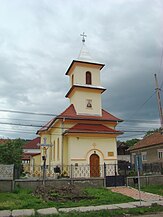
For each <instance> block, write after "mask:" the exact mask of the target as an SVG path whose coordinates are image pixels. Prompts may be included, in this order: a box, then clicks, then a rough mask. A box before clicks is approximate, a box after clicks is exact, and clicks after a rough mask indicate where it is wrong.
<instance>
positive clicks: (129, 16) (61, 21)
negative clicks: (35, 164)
mask: <svg viewBox="0 0 163 217" xmlns="http://www.w3.org/2000/svg"><path fill="white" fill-rule="evenodd" d="M162 16H163V1H162V0H101V1H100V0H92V1H91V0H90V1H89V0H81V1H76V0H60V1H57V0H34V1H33V0H23V1H22V0H12V1H10V0H0V110H18V111H28V112H42V113H52V114H59V113H60V112H62V111H63V110H64V109H65V108H66V107H67V106H68V105H69V100H68V99H66V98H65V94H66V93H67V91H68V89H69V78H68V76H65V71H66V70H67V68H68V67H69V65H70V63H71V61H72V60H73V59H76V58H77V57H78V55H79V52H80V49H81V46H82V43H81V37H80V34H81V33H82V32H85V33H86V34H87V38H86V46H87V49H88V50H89V52H90V54H91V56H92V57H93V59H95V60H96V61H98V62H101V63H105V67H104V69H103V70H102V73H101V80H102V85H103V86H104V87H106V88H107V91H106V92H105V93H104V94H103V97H102V100H103V108H104V109H106V110H108V111H109V112H110V113H112V114H114V115H115V116H117V117H119V118H122V119H124V123H123V124H120V126H119V129H121V130H125V131H129V130H133V131H135V132H133V133H129V132H127V133H125V134H124V136H123V137H121V139H129V138H134V137H141V136H142V135H143V132H137V131H147V130H149V129H153V128H156V127H159V113H158V108H157V101H156V96H155V94H154V92H155V82H154V73H157V75H158V80H159V85H160V86H161V84H162V82H163V67H162V64H160V63H161V54H162V49H163V25H162V21H163V17H162ZM160 66H161V67H160ZM161 93H162V92H161ZM162 94H163V93H162ZM152 95H153V96H152ZM150 96H152V97H151V99H150V100H148V99H149V98H150ZM162 101H163V98H162ZM49 119H51V117H50V116H39V115H29V114H28V115H25V114H18V113H11V112H2V111H1V112H0V137H4V138H6V137H9V138H16V137H21V138H34V137H35V133H36V130H37V129H38V128H37V127H21V126H16V125H7V124H6V123H12V124H15V123H17V124H32V125H42V124H44V123H45V122H46V121H48V120H49ZM4 123H5V124H4Z"/></svg>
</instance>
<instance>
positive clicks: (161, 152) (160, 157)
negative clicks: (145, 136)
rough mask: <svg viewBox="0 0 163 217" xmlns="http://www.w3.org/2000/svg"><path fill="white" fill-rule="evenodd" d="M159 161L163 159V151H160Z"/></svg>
mask: <svg viewBox="0 0 163 217" xmlns="http://www.w3.org/2000/svg"><path fill="white" fill-rule="evenodd" d="M158 159H163V149H159V150H158Z"/></svg>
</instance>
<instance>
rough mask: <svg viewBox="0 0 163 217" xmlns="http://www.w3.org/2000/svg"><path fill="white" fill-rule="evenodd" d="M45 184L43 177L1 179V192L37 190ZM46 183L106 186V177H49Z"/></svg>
mask: <svg viewBox="0 0 163 217" xmlns="http://www.w3.org/2000/svg"><path fill="white" fill-rule="evenodd" d="M42 184H43V181H42V180H41V179H16V180H14V181H4V180H3V181H1V180H0V192H11V191H13V190H14V189H15V188H16V187H20V188H27V189H31V190H35V189H36V187H37V186H40V185H42ZM45 184H46V185H51V186H55V187H61V186H65V185H69V184H75V185H78V186H81V187H82V186H83V187H89V186H94V187H103V186H104V178H88V179H84V178H78V179H77V178H76V179H66V178H63V179H47V180H46V182H45Z"/></svg>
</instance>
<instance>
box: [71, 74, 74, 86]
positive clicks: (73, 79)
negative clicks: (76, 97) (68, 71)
mask: <svg viewBox="0 0 163 217" xmlns="http://www.w3.org/2000/svg"><path fill="white" fill-rule="evenodd" d="M71 79H72V80H71V82H72V85H74V75H72V77H71Z"/></svg>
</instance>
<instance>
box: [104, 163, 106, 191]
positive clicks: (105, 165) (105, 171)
mask: <svg viewBox="0 0 163 217" xmlns="http://www.w3.org/2000/svg"><path fill="white" fill-rule="evenodd" d="M104 188H106V163H104Z"/></svg>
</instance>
